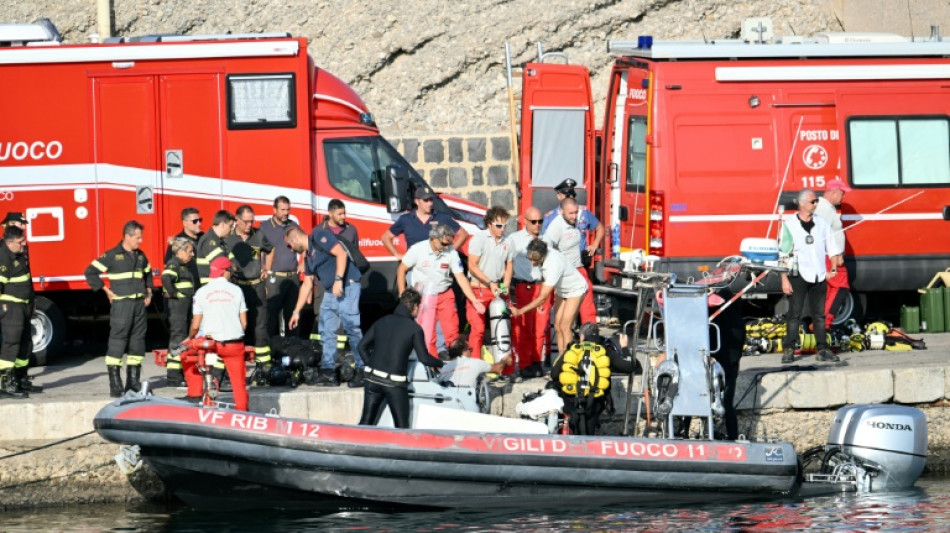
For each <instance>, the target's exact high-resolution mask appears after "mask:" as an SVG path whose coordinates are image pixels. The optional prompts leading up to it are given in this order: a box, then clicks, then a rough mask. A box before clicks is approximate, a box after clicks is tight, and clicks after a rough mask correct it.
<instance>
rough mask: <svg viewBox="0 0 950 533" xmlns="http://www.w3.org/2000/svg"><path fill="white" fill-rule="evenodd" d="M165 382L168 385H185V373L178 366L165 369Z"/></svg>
mask: <svg viewBox="0 0 950 533" xmlns="http://www.w3.org/2000/svg"><path fill="white" fill-rule="evenodd" d="M165 383H166V384H167V385H168V386H169V387H187V386H188V383H186V382H185V374H184V373H183V372H182V370H181V369H180V368H171V369H167V370H166V371H165Z"/></svg>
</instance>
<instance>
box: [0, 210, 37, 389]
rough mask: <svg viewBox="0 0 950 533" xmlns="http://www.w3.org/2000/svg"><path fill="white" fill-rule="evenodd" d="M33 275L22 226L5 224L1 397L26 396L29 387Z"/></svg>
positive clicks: (0, 277)
mask: <svg viewBox="0 0 950 533" xmlns="http://www.w3.org/2000/svg"><path fill="white" fill-rule="evenodd" d="M33 304H34V298H33V278H32V276H31V275H30V262H29V259H28V258H27V256H26V236H25V235H24V233H23V229H22V228H19V227H17V226H14V225H8V226H7V227H6V228H4V230H3V245H0V331H2V334H3V341H2V345H0V398H26V397H28V396H29V394H28V392H30V390H31V389H32V384H31V383H30V380H29V377H28V376H27V365H29V364H30V353H31V352H32V351H33V350H32V348H33V345H32V339H31V335H32V332H31V329H30V315H31V314H32V312H33Z"/></svg>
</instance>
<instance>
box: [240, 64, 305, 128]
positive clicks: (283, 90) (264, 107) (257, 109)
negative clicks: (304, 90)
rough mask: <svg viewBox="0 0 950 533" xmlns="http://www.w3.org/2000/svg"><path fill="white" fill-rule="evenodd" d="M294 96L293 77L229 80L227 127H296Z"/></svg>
mask: <svg viewBox="0 0 950 533" xmlns="http://www.w3.org/2000/svg"><path fill="white" fill-rule="evenodd" d="M293 94H294V75H293V74H261V75H253V76H252V75H246V76H245V75H241V76H238V75H232V76H228V127H229V128H230V129H251V128H255V129H260V128H293V127H295V126H296V124H297V121H296V115H295V111H294V101H293Z"/></svg>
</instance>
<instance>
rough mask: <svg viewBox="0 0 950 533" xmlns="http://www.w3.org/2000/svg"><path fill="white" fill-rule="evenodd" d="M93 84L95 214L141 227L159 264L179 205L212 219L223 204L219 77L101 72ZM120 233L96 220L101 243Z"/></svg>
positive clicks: (175, 228) (174, 227)
mask: <svg viewBox="0 0 950 533" xmlns="http://www.w3.org/2000/svg"><path fill="white" fill-rule="evenodd" d="M94 87H95V109H96V120H95V132H96V149H95V151H96V156H95V161H96V172H97V179H98V180H99V216H100V220H104V221H117V224H118V223H124V222H125V221H127V220H133V219H134V220H138V221H139V222H141V223H142V224H143V225H145V241H144V242H143V250H145V252H146V253H147V254H148V256H149V258H150V260H151V261H152V262H153V265H152V266H153V267H155V268H159V267H160V266H161V265H160V263H161V261H162V259H163V257H164V252H165V246H166V244H167V239H168V237H169V236H170V235H174V234H175V233H177V232H179V231H180V230H181V225H180V224H181V223H180V220H181V216H180V215H181V210H182V209H183V208H185V207H197V208H199V209H200V210H201V211H202V214H203V215H204V217H205V218H207V219H209V222H210V218H211V215H212V214H213V212H214V211H216V210H218V209H221V207H222V206H223V202H222V200H221V167H222V162H221V153H222V151H221V134H220V131H219V128H220V124H221V117H220V113H221V109H220V105H219V104H220V98H219V96H218V90H219V87H218V75H217V74H214V73H210V74H176V75H161V76H121V77H103V78H96V79H95V80H94ZM133 195H134V196H133ZM209 199H210V200H211V201H210V203H209V202H208V200H209ZM204 228H207V223H206V224H205V225H204ZM119 238H121V235H120V231H119V229H118V228H117V227H116V224H101V225H100V249H102V250H104V249H107V248H109V247H111V246H112V245H113V243H114V242H115V241H117V240H118V239H119Z"/></svg>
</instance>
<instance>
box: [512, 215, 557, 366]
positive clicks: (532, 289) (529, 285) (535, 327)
mask: <svg viewBox="0 0 950 533" xmlns="http://www.w3.org/2000/svg"><path fill="white" fill-rule="evenodd" d="M541 222H542V219H541V210H540V209H538V208H537V207H534V206H531V207H529V208H527V209H525V211H524V228H522V229H521V230H520V231H516V232H514V233H512V234H511V235H510V236H509V237H508V241H509V242H511V247H512V254H513V260H512V269H513V275H512V278H511V283H512V285H513V286H514V295H515V299H514V303H515V304H516V305H520V306H525V305H527V304H528V302H531V301H532V300H534V299H535V298H537V297H538V294H540V292H541V269H540V268H538V267H536V266H534V265H533V264H532V263H531V260H530V259H528V244H530V243H531V241H533V240H535V239H540V238H541ZM553 303H554V302H553V298H551V299H549V300H548V301H547V302H545V303H544V304H542V305H541V306H540V307H538V308H537V309H532V310H531V311H529V312H527V313H525V314H523V315H521V316H519V317H516V318H513V319H512V320H511V341H512V344H513V345H514V348H515V353H516V354H517V355H518V362H519V364H520V365H521V376H522V377H524V378H533V377H541V376H543V375H544V371H543V369H542V367H541V361H542V360H543V359H542V354H543V352H544V341H545V339H547V338H549V335H550V333H549V332H548V325H549V324H550V323H551V305H552V304H553ZM511 368H512V367H508V369H511ZM506 370H507V369H506ZM509 371H510V370H509Z"/></svg>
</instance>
